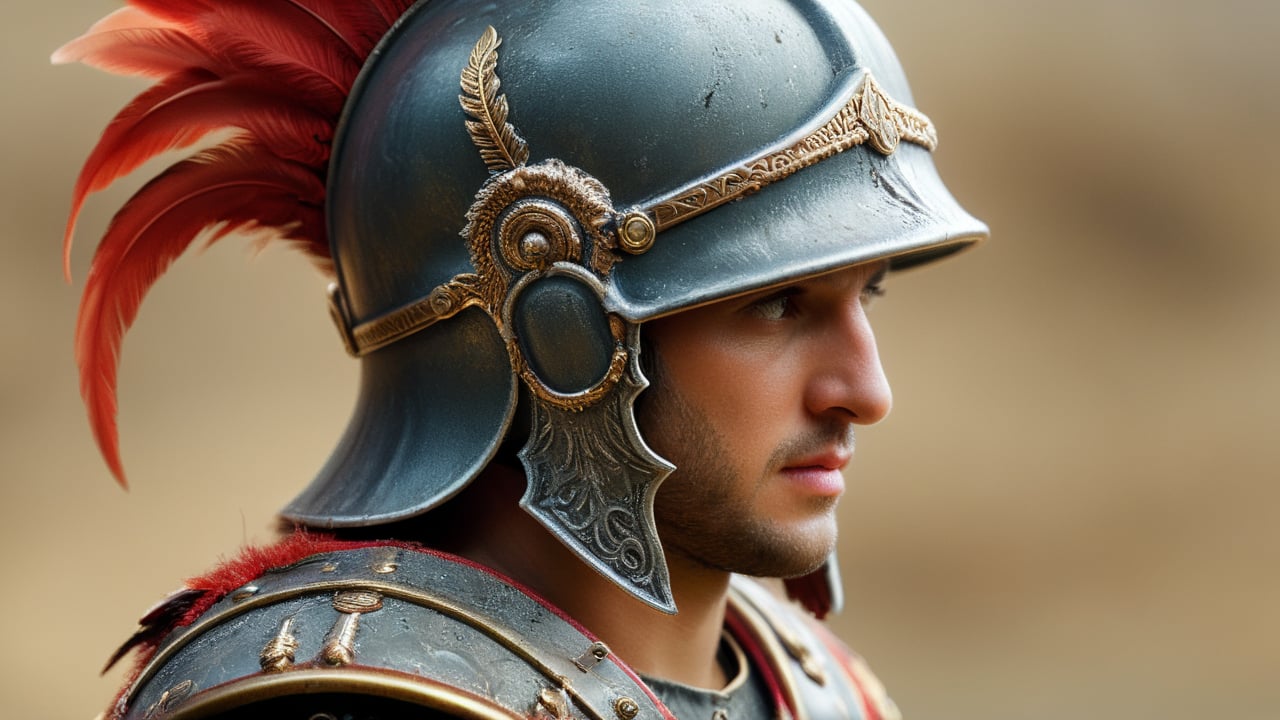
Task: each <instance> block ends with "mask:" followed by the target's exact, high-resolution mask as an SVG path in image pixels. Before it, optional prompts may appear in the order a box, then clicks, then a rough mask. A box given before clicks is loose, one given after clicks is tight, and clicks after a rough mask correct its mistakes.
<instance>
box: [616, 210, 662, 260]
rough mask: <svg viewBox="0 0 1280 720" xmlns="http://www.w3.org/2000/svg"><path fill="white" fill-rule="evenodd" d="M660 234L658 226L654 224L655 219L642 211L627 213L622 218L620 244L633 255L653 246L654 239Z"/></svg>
mask: <svg viewBox="0 0 1280 720" xmlns="http://www.w3.org/2000/svg"><path fill="white" fill-rule="evenodd" d="M657 235H658V230H657V228H655V227H654V225H653V220H651V219H650V218H649V216H648V215H646V214H645V213H642V212H633V213H627V215H626V216H625V217H623V218H622V224H621V232H620V233H618V236H619V238H618V239H619V244H621V245H622V249H623V250H626V251H627V252H629V253H631V254H632V255H639V254H641V253H643V252H645V251H647V250H648V249H649V248H651V247H653V241H654V239H655V238H656V237H657Z"/></svg>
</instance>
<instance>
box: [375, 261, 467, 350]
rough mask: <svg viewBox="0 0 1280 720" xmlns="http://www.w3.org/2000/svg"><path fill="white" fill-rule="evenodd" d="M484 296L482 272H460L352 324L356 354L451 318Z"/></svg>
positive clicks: (382, 345) (385, 344)
mask: <svg viewBox="0 0 1280 720" xmlns="http://www.w3.org/2000/svg"><path fill="white" fill-rule="evenodd" d="M481 299H482V298H481V295H480V277H479V276H478V275H475V274H471V273H464V274H461V275H456V276H454V278H453V279H452V280H450V281H449V282H447V283H445V284H443V285H439V286H437V287H436V288H435V289H434V290H432V291H431V293H430V294H429V295H427V296H426V297H425V298H422V299H421V300H418V301H417V302H412V303H409V304H408V305H405V306H404V307H401V308H399V309H397V310H392V311H391V312H389V313H387V314H386V315H382V316H380V317H376V318H374V319H373V320H369V321H367V322H363V323H360V324H359V325H357V326H355V327H354V328H352V330H351V336H350V337H351V343H352V348H353V352H352V354H353V355H357V356H359V355H364V354H365V353H370V352H373V351H374V350H377V349H378V348H380V347H385V346H387V345H390V344H391V343H393V342H395V341H397V340H399V339H400V338H403V337H405V336H407V335H412V334H413V333H416V332H418V331H419V330H422V329H424V328H428V327H430V326H432V325H434V324H436V323H438V322H440V321H441V320H444V319H446V318H451V317H453V316H454V315H457V314H458V313H460V312H462V311H463V310H465V309H466V308H468V307H471V306H472V305H478V304H480V303H481Z"/></svg>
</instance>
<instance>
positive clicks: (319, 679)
mask: <svg viewBox="0 0 1280 720" xmlns="http://www.w3.org/2000/svg"><path fill="white" fill-rule="evenodd" d="M341 691H350V692H354V693H356V694H368V695H377V696H379V697H384V698H389V699H392V700H402V701H405V702H411V703H414V704H417V705H422V706H423V707H429V708H432V709H434V710H439V711H441V712H444V713H447V714H449V715H451V716H454V717H458V718H462V719H465V720H524V718H523V716H521V715H518V714H516V713H514V712H512V711H510V710H507V709H506V708H503V707H501V706H499V705H496V704H494V703H492V702H490V701H488V700H485V699H484V698H481V697H478V696H476V695H472V694H470V693H467V692H464V691H462V690H458V689H456V688H451V687H449V686H447V685H443V684H441V683H438V682H435V681H431V680H427V679H425V678H421V677H416V676H413V677H409V676H400V675H397V674H394V673H391V672H387V671H379V672H362V671H359V670H352V669H300V670H292V671H290V672H286V673H275V674H271V675H258V676H255V677H250V678H245V679H241V680H238V681H236V682H233V683H229V684H227V685H223V686H221V687H217V688H214V689H211V690H209V691H207V692H203V693H200V694H199V695H196V696H194V697H192V698H191V699H190V701H189V702H186V703H184V704H183V706H182V707H181V708H180V709H178V710H176V711H175V712H173V714H171V715H168V716H167V720H198V719H199V718H205V717H209V716H211V715H216V714H218V713H220V712H225V711H227V710H234V709H235V708H238V707H242V706H244V705H246V704H248V703H253V702H258V701H262V700H270V699H272V698H277V697H282V696H285V695H288V694H299V693H317V692H341Z"/></svg>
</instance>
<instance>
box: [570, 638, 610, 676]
mask: <svg viewBox="0 0 1280 720" xmlns="http://www.w3.org/2000/svg"><path fill="white" fill-rule="evenodd" d="M607 657H609V646H608V645H605V644H604V643H602V642H600V641H599V640H597V641H596V642H593V643H591V647H589V648H587V651H586V652H584V653H582V654H581V655H579V656H578V657H576V658H574V659H573V664H574V665H577V666H578V669H579V670H581V671H582V672H590V671H591V668H593V667H595V666H596V665H599V664H600V662H601V661H602V660H604V659H605V658H607Z"/></svg>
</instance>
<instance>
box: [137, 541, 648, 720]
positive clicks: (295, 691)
mask: <svg viewBox="0 0 1280 720" xmlns="http://www.w3.org/2000/svg"><path fill="white" fill-rule="evenodd" d="M295 696H313V697H315V698H348V699H349V698H351V697H352V696H377V697H379V698H384V699H387V701H389V702H391V703H392V704H394V703H396V702H399V703H402V704H403V705H398V706H397V707H399V708H401V710H400V712H403V710H404V709H405V708H410V709H411V708H431V709H432V710H434V711H436V712H438V713H441V714H443V715H445V716H451V717H461V718H483V719H485V720H489V719H497V718H503V719H506V718H530V717H535V718H569V717H574V718H577V717H586V718H594V719H596V720H647V719H653V720H661V719H663V718H666V719H667V720H671V716H670V714H669V713H668V712H667V711H666V710H665V709H664V708H663V707H662V705H661V704H660V703H659V702H658V701H657V699H656V698H654V697H653V695H652V694H651V692H650V691H649V689H648V688H647V687H645V686H644V685H643V684H642V683H641V682H640V680H639V679H638V678H637V677H636V676H635V675H634V673H632V672H631V670H630V669H628V668H626V667H625V666H624V665H622V664H621V663H620V662H619V661H617V660H616V659H615V658H614V657H613V656H612V654H611V653H610V651H609V649H608V647H606V646H605V645H604V643H601V642H598V641H596V640H595V639H594V638H592V637H591V636H590V635H588V634H587V633H586V632H585V631H584V630H583V629H582V628H580V627H579V626H577V625H576V624H575V623H573V622H572V621H570V620H569V619H568V618H566V617H564V616H562V615H561V614H560V613H558V612H557V611H555V610H554V609H553V608H551V607H550V606H549V605H546V604H544V603H542V602H540V601H538V600H536V599H535V598H533V597H531V596H530V595H529V594H526V593H525V592H523V591H522V590H520V589H518V588H517V587H514V586H513V585H512V584H511V583H510V582H508V581H506V580H504V579H502V578H500V577H499V576H497V575H495V574H494V573H492V572H491V571H488V570H485V569H483V568H480V567H478V566H474V565H470V564H467V563H465V562H463V561H460V560H458V559H456V558H451V557H448V556H444V555H440V554H436V553H432V552H420V551H413V550H406V549H403V548H398V547H370V548H361V549H353V550H343V551H338V552H331V553H322V554H318V555H312V556H310V557H307V558H305V559H303V560H301V561H299V562H297V563H294V564H292V565H289V566H287V567H284V568H279V569H276V570H272V571H269V572H267V573H265V574H263V575H262V576H261V577H259V578H258V579H257V580H255V581H253V582H252V583H250V584H248V585H245V586H242V587H240V588H239V589H237V590H235V591H233V592H231V593H229V594H228V595H227V596H226V597H224V598H223V599H221V600H220V601H219V602H218V603H217V604H216V605H214V606H213V607H212V608H210V609H209V611H207V612H206V613H205V614H204V615H202V616H201V617H200V618H199V619H198V620H196V621H195V622H194V623H193V624H191V625H190V626H188V627H185V628H182V629H180V630H178V631H176V632H175V633H173V634H172V635H171V636H170V637H169V638H167V639H166V640H165V641H164V643H163V644H162V645H161V646H160V648H159V649H158V651H157V652H156V654H155V656H154V657H153V658H152V660H151V661H150V663H148V665H147V666H146V667H145V668H143V669H142V671H141V673H140V674H139V676H138V679H137V680H136V681H135V683H134V684H133V686H132V687H131V688H129V690H128V691H127V692H126V693H125V694H124V695H123V696H122V698H121V700H120V702H119V704H118V705H117V707H116V717H120V718H127V719H128V720H159V719H160V718H164V719H165V720H188V719H190V718H201V717H216V716H218V715H219V714H221V713H223V712H226V711H229V710H234V709H237V708H250V707H255V708H257V707H262V708H265V707H268V706H270V705H271V703H278V702H280V701H281V699H287V698H290V697H295ZM347 702H349V700H348V701H347ZM380 702H386V701H380ZM309 716H310V715H307V716H306V717H309ZM324 716H325V715H323V714H321V715H320V717H324ZM388 716H392V717H398V716H399V714H398V713H397V712H392V713H391V714H390V715H379V717H388ZM415 716H418V717H421V715H420V714H416V713H415ZM361 717H364V716H363V715H362V716H361Z"/></svg>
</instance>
